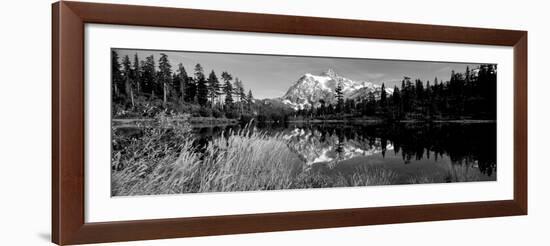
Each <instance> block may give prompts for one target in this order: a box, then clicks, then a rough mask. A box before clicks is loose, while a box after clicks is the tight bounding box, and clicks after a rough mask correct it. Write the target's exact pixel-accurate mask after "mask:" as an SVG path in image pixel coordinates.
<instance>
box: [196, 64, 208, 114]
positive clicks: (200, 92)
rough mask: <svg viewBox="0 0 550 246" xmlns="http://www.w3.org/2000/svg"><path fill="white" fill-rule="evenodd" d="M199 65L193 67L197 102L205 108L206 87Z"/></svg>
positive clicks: (206, 98)
mask: <svg viewBox="0 0 550 246" xmlns="http://www.w3.org/2000/svg"><path fill="white" fill-rule="evenodd" d="M203 71H204V70H203V68H202V66H201V64H199V63H197V65H195V81H196V83H197V102H198V103H199V105H201V106H206V104H207V103H208V86H207V85H206V79H205V77H204V73H203Z"/></svg>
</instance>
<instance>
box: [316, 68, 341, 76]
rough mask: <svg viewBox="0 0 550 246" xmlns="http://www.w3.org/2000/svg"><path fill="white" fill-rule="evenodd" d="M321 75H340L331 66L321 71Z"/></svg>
mask: <svg viewBox="0 0 550 246" xmlns="http://www.w3.org/2000/svg"><path fill="white" fill-rule="evenodd" d="M321 75H322V76H328V77H331V78H337V77H340V75H338V74H337V73H336V71H334V69H332V68H329V69H328V70H327V71H325V72H323V73H321Z"/></svg>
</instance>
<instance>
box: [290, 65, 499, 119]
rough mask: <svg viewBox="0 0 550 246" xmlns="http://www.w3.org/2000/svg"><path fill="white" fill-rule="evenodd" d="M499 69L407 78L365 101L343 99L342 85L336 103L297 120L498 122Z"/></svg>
mask: <svg viewBox="0 0 550 246" xmlns="http://www.w3.org/2000/svg"><path fill="white" fill-rule="evenodd" d="M496 76H497V71H496V65H495V64H481V65H479V67H477V68H475V69H474V70H471V69H470V67H466V71H464V72H463V73H458V72H455V71H452V72H451V74H450V78H449V80H447V81H439V80H438V78H437V77H436V78H435V79H434V80H433V83H432V82H430V81H426V82H424V81H422V80H420V79H416V80H414V81H412V80H411V78H410V77H404V78H403V80H402V81H401V87H398V86H397V85H396V86H395V87H394V88H393V93H392V94H389V93H387V92H386V87H385V84H382V87H381V90H380V91H379V92H376V93H377V94H375V92H372V91H371V92H369V93H368V95H367V96H366V97H365V98H359V99H350V98H347V99H344V96H343V92H342V85H341V83H338V84H337V87H336V89H335V92H334V93H335V98H336V100H335V102H334V103H327V102H325V101H324V100H320V101H319V105H320V106H318V107H311V108H307V109H302V110H298V111H297V112H296V113H295V114H294V116H301V117H308V118H336V117H378V118H383V119H387V120H405V119H419V120H433V119H490V120H494V119H496V86H497V85H496V78H497V77H496Z"/></svg>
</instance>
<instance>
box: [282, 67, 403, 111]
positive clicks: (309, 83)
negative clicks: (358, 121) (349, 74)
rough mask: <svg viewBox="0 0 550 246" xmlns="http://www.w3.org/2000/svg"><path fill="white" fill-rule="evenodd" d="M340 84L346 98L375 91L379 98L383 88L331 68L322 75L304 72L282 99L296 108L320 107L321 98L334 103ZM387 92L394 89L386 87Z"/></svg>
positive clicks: (354, 97) (360, 97) (357, 96)
mask: <svg viewBox="0 0 550 246" xmlns="http://www.w3.org/2000/svg"><path fill="white" fill-rule="evenodd" d="M338 84H340V85H341V87H342V92H343V96H344V99H347V98H351V99H356V100H357V99H364V98H366V97H367V96H368V94H369V93H370V92H372V93H374V95H375V98H379V97H380V93H381V90H382V87H381V86H380V85H377V84H373V83H371V82H366V81H364V82H359V81H353V80H351V79H348V78H345V77H342V76H340V75H338V74H337V73H336V72H335V71H334V70H332V69H329V70H327V71H326V72H323V73H321V74H320V75H313V74H310V73H306V74H304V75H303V76H302V77H300V79H298V81H296V83H295V84H294V85H292V86H291V87H290V88H289V89H288V91H287V92H286V94H285V95H284V96H283V97H282V98H281V99H282V102H283V103H285V104H287V105H289V106H291V107H292V108H294V109H295V110H297V109H303V108H309V107H312V106H313V107H318V106H320V100H324V101H325V102H326V103H327V104H328V103H331V104H334V103H335V102H336V97H335V94H336V93H335V90H336V88H337V87H338ZM386 92H387V93H388V94H391V93H393V89H391V88H386Z"/></svg>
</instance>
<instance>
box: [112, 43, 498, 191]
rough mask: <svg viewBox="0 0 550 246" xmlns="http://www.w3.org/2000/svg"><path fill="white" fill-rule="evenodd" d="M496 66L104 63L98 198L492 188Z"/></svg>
mask: <svg viewBox="0 0 550 246" xmlns="http://www.w3.org/2000/svg"><path fill="white" fill-rule="evenodd" d="M496 116H497V64H480V63H458V62H440V61H437V62H433V61H413V60H382V59H368V58H348V57H313V56H289V55H264V54H241V53H213V52H195V51H173V50H146V49H126V48H112V49H111V167H110V169H111V196H136V195H159V194H184V193H203V192H243V191H267V190H286V189H317V188H335V187H362V186H380V185H414V184H433V185H443V184H442V183H456V182H490V181H496V180H497V162H496V156H497V128H496Z"/></svg>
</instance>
